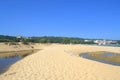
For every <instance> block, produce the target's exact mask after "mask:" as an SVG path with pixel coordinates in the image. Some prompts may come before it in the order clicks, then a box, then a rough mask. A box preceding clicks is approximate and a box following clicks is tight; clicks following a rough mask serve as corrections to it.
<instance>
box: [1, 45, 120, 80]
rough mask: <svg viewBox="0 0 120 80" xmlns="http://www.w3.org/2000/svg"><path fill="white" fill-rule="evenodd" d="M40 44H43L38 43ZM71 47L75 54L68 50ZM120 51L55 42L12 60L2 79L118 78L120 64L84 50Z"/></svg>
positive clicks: (71, 79) (73, 79)
mask: <svg viewBox="0 0 120 80" xmlns="http://www.w3.org/2000/svg"><path fill="white" fill-rule="evenodd" d="M39 48H40V45H39ZM65 50H67V51H72V52H73V55H71V54H69V53H66V52H65ZM95 51H109V52H117V53H120V48H119V47H105V46H104V47H103V46H91V45H61V44H52V45H50V46H44V49H43V50H41V51H39V52H37V53H35V54H33V55H30V56H28V57H26V58H24V59H22V60H20V61H18V62H17V63H15V64H13V65H12V66H11V67H10V68H9V70H8V71H7V72H5V73H4V74H1V75H0V79H1V80H119V79H120V76H119V75H120V67H118V66H112V65H108V64H104V63H100V62H96V61H91V60H87V59H84V58H81V57H78V56H76V55H78V54H80V53H83V52H95Z"/></svg>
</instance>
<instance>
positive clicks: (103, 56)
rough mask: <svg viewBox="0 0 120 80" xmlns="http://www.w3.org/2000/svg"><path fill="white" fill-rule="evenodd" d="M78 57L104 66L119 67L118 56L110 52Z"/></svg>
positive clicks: (83, 54)
mask: <svg viewBox="0 0 120 80" xmlns="http://www.w3.org/2000/svg"><path fill="white" fill-rule="evenodd" d="M80 57H83V58H86V59H90V60H94V61H98V62H102V63H105V64H110V65H115V66H120V54H117V53H111V52H93V53H82V54H80Z"/></svg>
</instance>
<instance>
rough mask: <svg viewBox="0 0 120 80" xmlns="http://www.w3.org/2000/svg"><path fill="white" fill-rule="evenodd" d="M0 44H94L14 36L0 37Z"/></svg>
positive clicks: (56, 38) (89, 41) (65, 38)
mask: <svg viewBox="0 0 120 80" xmlns="http://www.w3.org/2000/svg"><path fill="white" fill-rule="evenodd" d="M0 42H22V43H23V44H25V45H29V43H31V44H34V43H61V44H95V43H94V40H93V39H89V40H88V41H85V39H83V38H70V37H53V36H49V37H48V36H44V37H28V38H17V37H15V36H4V35H0ZM117 43H118V44H120V40H119V41H117ZM5 44H8V43H5Z"/></svg>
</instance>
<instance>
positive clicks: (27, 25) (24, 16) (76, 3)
mask: <svg viewBox="0 0 120 80" xmlns="http://www.w3.org/2000/svg"><path fill="white" fill-rule="evenodd" d="M0 28H1V29H0V34H1V35H15V36H16V35H22V36H68V37H82V38H102V39H120V36H119V34H120V1H119V0H1V1H0Z"/></svg>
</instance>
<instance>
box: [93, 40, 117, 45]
mask: <svg viewBox="0 0 120 80" xmlns="http://www.w3.org/2000/svg"><path fill="white" fill-rule="evenodd" d="M94 43H96V44H98V45H107V44H113V43H114V44H115V43H116V41H112V40H95V41H94Z"/></svg>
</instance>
